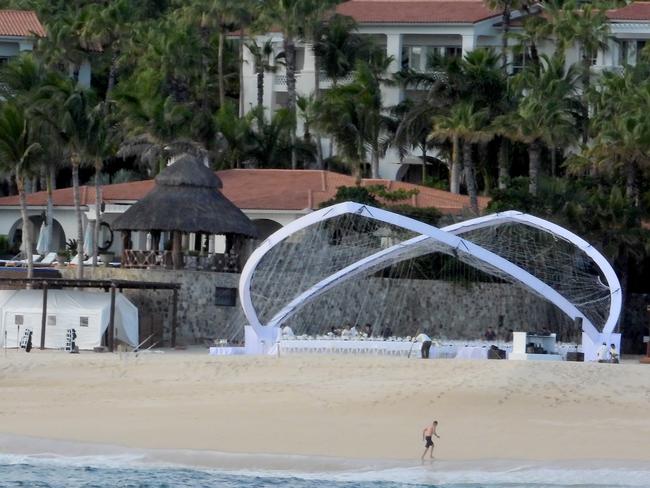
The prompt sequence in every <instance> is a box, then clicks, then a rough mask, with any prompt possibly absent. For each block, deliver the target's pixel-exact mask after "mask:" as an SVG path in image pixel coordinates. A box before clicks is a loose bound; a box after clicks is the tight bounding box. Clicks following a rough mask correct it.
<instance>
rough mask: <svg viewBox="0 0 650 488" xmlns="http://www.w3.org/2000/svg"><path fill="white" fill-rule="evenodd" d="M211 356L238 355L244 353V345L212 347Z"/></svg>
mask: <svg viewBox="0 0 650 488" xmlns="http://www.w3.org/2000/svg"><path fill="white" fill-rule="evenodd" d="M209 354H210V356H236V355H239V354H244V348H243V347H211V348H210V353H209Z"/></svg>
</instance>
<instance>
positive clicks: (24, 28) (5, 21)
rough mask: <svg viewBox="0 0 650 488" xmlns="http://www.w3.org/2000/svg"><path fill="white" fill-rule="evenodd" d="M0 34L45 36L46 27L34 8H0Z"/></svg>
mask: <svg viewBox="0 0 650 488" xmlns="http://www.w3.org/2000/svg"><path fill="white" fill-rule="evenodd" d="M0 36H9V37H33V36H37V37H45V29H44V28H43V26H42V25H41V22H40V21H39V20H38V17H37V16H36V12H34V11H33V10H0Z"/></svg>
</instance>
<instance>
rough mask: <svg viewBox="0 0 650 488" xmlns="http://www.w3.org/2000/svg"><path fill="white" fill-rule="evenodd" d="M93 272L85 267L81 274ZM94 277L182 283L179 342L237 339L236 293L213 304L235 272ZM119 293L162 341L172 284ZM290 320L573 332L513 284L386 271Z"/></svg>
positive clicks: (406, 329) (469, 333) (319, 326)
mask: <svg viewBox="0 0 650 488" xmlns="http://www.w3.org/2000/svg"><path fill="white" fill-rule="evenodd" d="M62 274H63V275H64V276H65V277H69V278H72V277H74V271H73V270H63V271H62ZM91 276H92V271H91V270H90V269H89V270H87V273H86V277H91ZM94 278H97V279H116V280H137V281H158V282H174V283H180V284H181V290H180V292H179V302H178V330H177V338H178V340H177V343H178V344H196V343H203V342H204V341H205V340H212V339H219V338H227V339H230V340H233V339H235V340H241V339H243V330H242V326H243V325H244V323H245V319H244V317H243V314H242V312H241V310H240V306H239V297H238V296H237V298H236V306H235V307H226V306H217V305H216V304H215V287H224V288H234V289H236V288H237V286H238V282H239V275H238V274H230V273H214V272H205V271H171V270H160V271H155V270H146V269H112V268H97V269H96V271H95V275H94ZM124 293H125V295H127V296H128V297H129V299H131V300H132V301H133V303H134V304H135V305H136V306H137V307H138V309H139V311H140V335H141V337H142V338H145V337H147V336H148V335H149V334H152V333H153V334H154V336H155V338H156V339H155V340H157V341H160V344H164V345H168V344H169V339H170V334H171V323H172V322H171V311H172V301H171V296H172V292H171V291H168V290H161V291H153V290H125V291H124ZM500 316H503V319H500V318H499V317H500ZM288 323H289V324H290V325H291V326H292V327H293V328H294V329H295V330H296V332H300V331H305V332H309V333H316V332H322V331H328V330H329V329H330V328H331V327H332V326H335V327H339V326H342V325H344V324H348V323H357V324H365V323H370V324H372V325H373V327H374V328H375V332H376V333H379V331H380V330H381V329H382V328H383V327H385V326H387V325H388V326H390V327H391V328H392V329H393V332H394V333H396V334H398V335H413V333H415V332H416V331H417V330H420V329H427V330H429V331H430V332H431V333H432V334H434V335H435V336H438V337H446V338H449V339H475V338H479V337H481V336H482V335H483V334H484V332H485V329H486V328H487V327H493V328H494V329H495V330H496V331H497V332H498V333H499V334H500V335H502V336H504V337H505V335H506V334H507V332H508V330H509V329H514V330H540V329H542V328H544V327H548V328H550V329H551V330H553V331H557V332H559V333H560V334H561V335H563V336H564V337H565V338H571V337H569V335H570V333H571V330H572V328H573V327H572V325H573V324H572V323H571V321H569V320H568V319H567V318H566V317H565V316H564V314H562V313H561V312H560V311H559V310H557V309H556V308H555V307H554V306H553V305H551V304H549V303H548V302H546V301H544V300H542V299H540V298H538V297H536V296H535V295H532V294H531V293H529V292H526V291H524V290H522V289H520V288H518V287H516V286H513V285H509V284H498V283H477V284H467V283H463V284H458V283H450V282H444V281H431V280H396V279H389V278H368V279H365V280H363V281H359V282H353V283H350V284H346V285H344V286H343V287H341V288H339V289H335V290H332V291H330V292H328V293H327V294H325V295H323V296H322V297H320V298H318V299H317V300H316V301H315V302H314V303H313V304H311V305H308V306H307V307H305V308H304V309H303V310H301V311H300V312H299V313H298V314H297V315H296V316H294V317H292V318H291V319H290V320H289V322H288Z"/></svg>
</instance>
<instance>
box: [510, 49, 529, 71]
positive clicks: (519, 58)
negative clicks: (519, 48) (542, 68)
mask: <svg viewBox="0 0 650 488" xmlns="http://www.w3.org/2000/svg"><path fill="white" fill-rule="evenodd" d="M529 63H530V56H528V53H527V52H521V53H515V54H514V55H513V56H512V73H513V74H517V73H519V72H521V71H523V70H524V68H526V66H528V64H529Z"/></svg>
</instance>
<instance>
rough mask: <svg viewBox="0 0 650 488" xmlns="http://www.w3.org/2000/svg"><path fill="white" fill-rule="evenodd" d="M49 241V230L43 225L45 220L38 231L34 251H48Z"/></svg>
mask: <svg viewBox="0 0 650 488" xmlns="http://www.w3.org/2000/svg"><path fill="white" fill-rule="evenodd" d="M50 247H52V246H51V243H50V232H49V229H48V227H47V225H45V222H43V223H42V224H41V230H40V231H39V233H38V241H37V242H36V252H38V253H39V254H47V253H48V252H50V251H51V249H50Z"/></svg>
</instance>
